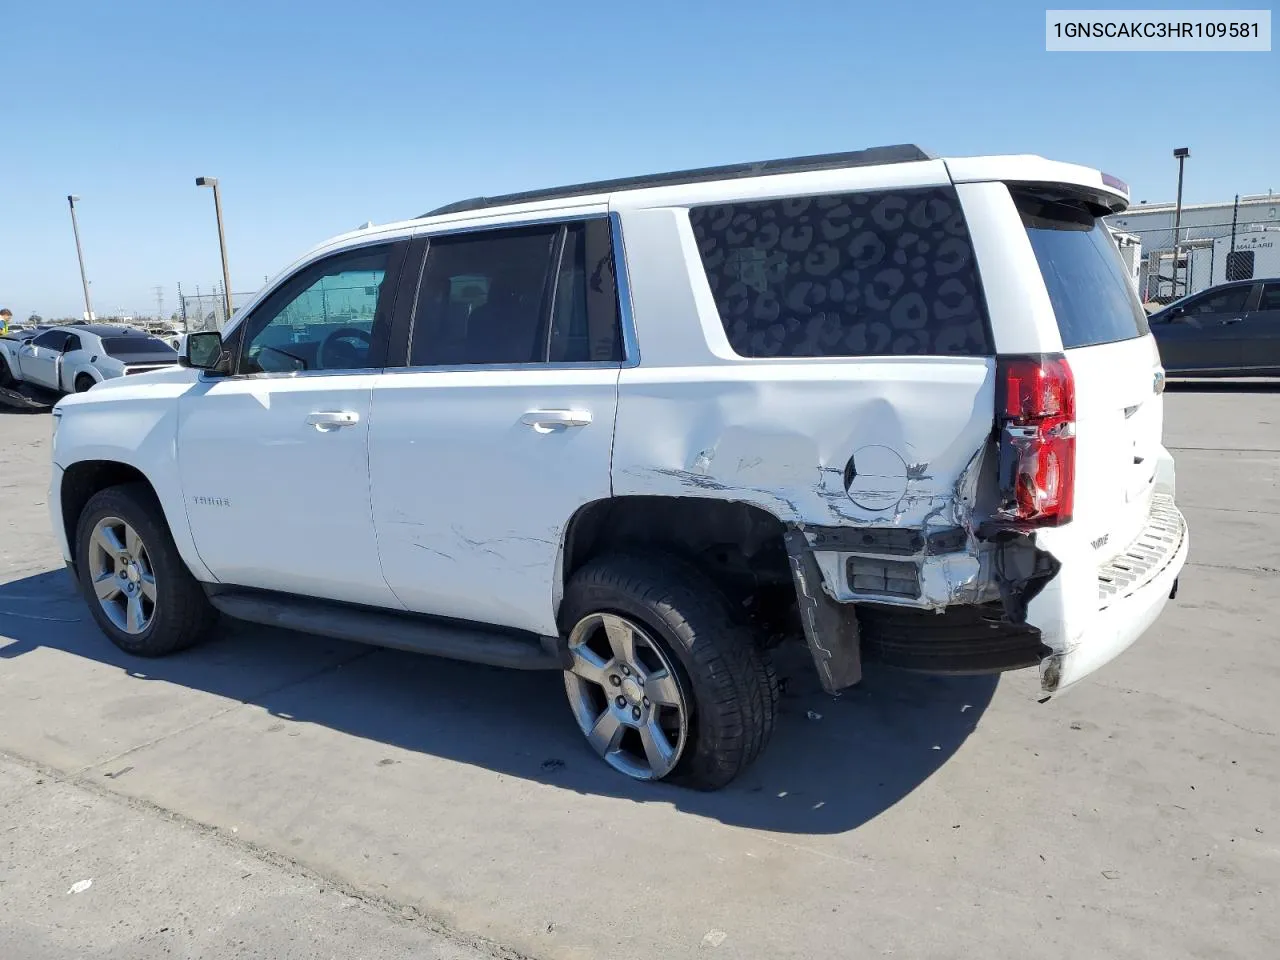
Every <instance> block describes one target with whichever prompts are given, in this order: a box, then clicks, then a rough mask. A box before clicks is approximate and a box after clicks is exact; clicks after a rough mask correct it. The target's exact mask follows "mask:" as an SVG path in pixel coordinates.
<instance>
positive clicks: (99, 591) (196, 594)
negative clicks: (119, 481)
mask: <svg viewBox="0 0 1280 960" xmlns="http://www.w3.org/2000/svg"><path fill="white" fill-rule="evenodd" d="M75 553H76V568H77V573H78V574H79V577H80V587H81V592H82V593H83V595H84V598H85V601H86V602H87V603H88V604H89V608H90V611H91V612H92V613H93V619H94V620H95V621H97V624H98V626H99V627H100V628H102V632H103V633H105V634H106V635H107V636H108V637H110V638H111V641H112V642H113V643H114V644H115V645H116V646H117V647H119V648H120V649H121V650H124V651H125V652H127V653H132V654H136V655H137V656H142V657H159V656H163V655H165V654H167V653H172V652H174V651H175V650H181V649H183V648H185V647H189V646H191V645H192V644H195V643H199V642H200V641H201V640H203V639H204V638H205V637H206V636H208V634H209V631H210V630H211V629H212V628H213V625H214V624H215V623H216V621H217V613H216V611H214V609H213V607H212V606H211V605H210V603H209V600H208V598H207V597H206V596H205V593H204V589H203V588H202V587H201V586H200V584H199V583H197V582H196V579H195V578H194V577H193V576H192V575H191V571H190V570H188V569H187V566H186V564H185V563H183V561H182V557H181V556H179V554H178V548H177V546H176V545H175V544H174V542H173V536H172V535H171V534H170V533H169V527H168V525H167V524H166V523H165V520H164V511H163V510H162V509H161V507H160V504H159V502H158V501H157V500H156V497H155V494H154V493H153V492H152V491H151V489H150V488H149V487H147V486H146V485H145V484H142V483H130V484H125V485H123V486H119V487H110V488H108V489H106V490H101V491H99V492H98V493H95V494H94V495H93V496H92V497H90V498H89V502H88V503H87V504H86V505H85V508H84V511H83V512H82V513H81V514H80V519H79V521H78V523H77V524H76V542H75Z"/></svg>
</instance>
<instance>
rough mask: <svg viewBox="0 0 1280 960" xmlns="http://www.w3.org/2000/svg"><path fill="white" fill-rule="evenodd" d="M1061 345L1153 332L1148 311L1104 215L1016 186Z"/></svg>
mask: <svg viewBox="0 0 1280 960" xmlns="http://www.w3.org/2000/svg"><path fill="white" fill-rule="evenodd" d="M1014 201H1015V202H1016V203H1017V205H1018V212H1019V213H1020V214H1021V215H1022V224H1023V226H1024V227H1026V230H1027V237H1028V238H1029V239H1030V240H1031V248H1032V249H1033V250H1034V251H1035V254H1036V261H1037V262H1038V263H1039V265H1040V274H1041V276H1043V277H1044V285H1045V287H1046V288H1047V289H1048V291H1049V300H1050V301H1051V302H1052V303H1053V312H1054V314H1055V315H1056V316H1057V318H1058V330H1059V332H1060V333H1061V334H1062V346H1063V348H1064V349H1067V350H1071V349H1073V348H1075V347H1090V346H1094V345H1096V344H1100V343H1115V342H1117V341H1120V340H1132V339H1134V338H1135V337H1141V336H1143V335H1145V334H1146V333H1147V332H1148V327H1147V315H1146V313H1145V312H1144V311H1143V309H1142V304H1141V303H1140V302H1139V300H1138V294H1137V291H1136V290H1134V288H1133V285H1132V284H1131V283H1130V282H1129V278H1128V276H1127V275H1126V274H1125V269H1124V261H1123V260H1121V259H1120V251H1118V250H1117V249H1116V245H1115V243H1114V242H1113V241H1112V239H1111V237H1110V235H1109V234H1108V233H1107V228H1106V225H1105V224H1103V222H1102V219H1101V218H1100V217H1095V216H1094V215H1093V214H1092V213H1091V212H1090V211H1089V210H1088V209H1087V208H1085V207H1084V206H1083V205H1082V204H1079V203H1074V202H1067V201H1062V200H1057V199H1052V198H1048V197H1044V196H1042V195H1039V194H1035V193H1031V192H1021V191H1015V192H1014Z"/></svg>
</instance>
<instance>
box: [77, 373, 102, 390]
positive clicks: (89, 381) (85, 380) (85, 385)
mask: <svg viewBox="0 0 1280 960" xmlns="http://www.w3.org/2000/svg"><path fill="white" fill-rule="evenodd" d="M97 382H98V381H96V380H94V379H93V377H91V376H89V375H88V374H87V373H82V374H80V375H79V376H77V377H76V393H84V392H85V391H86V390H88V389H90V388H91V387H92V386H93V385H94V384H95V383H97Z"/></svg>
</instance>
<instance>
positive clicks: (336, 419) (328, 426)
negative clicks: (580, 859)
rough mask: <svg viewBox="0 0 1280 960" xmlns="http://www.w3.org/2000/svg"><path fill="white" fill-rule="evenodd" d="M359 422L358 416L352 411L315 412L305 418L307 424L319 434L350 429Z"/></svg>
mask: <svg viewBox="0 0 1280 960" xmlns="http://www.w3.org/2000/svg"><path fill="white" fill-rule="evenodd" d="M359 422H360V414H358V413H356V412H355V411H354V410H317V411H315V412H314V413H312V414H311V415H310V416H308V417H307V423H309V424H310V425H311V426H313V427H315V428H316V429H317V430H319V431H320V432H321V433H327V432H328V431H330V430H337V429H339V428H340V427H352V426H355V425H356V424H357V423H359Z"/></svg>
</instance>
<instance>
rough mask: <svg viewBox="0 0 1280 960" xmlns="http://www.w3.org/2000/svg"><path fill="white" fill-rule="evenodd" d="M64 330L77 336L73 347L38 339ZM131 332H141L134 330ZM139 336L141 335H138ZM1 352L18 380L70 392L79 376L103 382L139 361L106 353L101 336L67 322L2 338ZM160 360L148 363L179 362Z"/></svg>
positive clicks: (60, 391) (133, 367) (166, 364)
mask: <svg viewBox="0 0 1280 960" xmlns="http://www.w3.org/2000/svg"><path fill="white" fill-rule="evenodd" d="M54 332H56V333H64V334H71V335H73V336H75V337H76V338H77V340H78V342H79V346H78V347H77V348H76V349H73V350H67V351H65V352H64V351H62V350H59V349H54V348H52V347H49V346H40V345H38V344H37V343H36V342H35V341H36V340H39V339H41V338H42V337H43V336H44V335H45V334H46V333H54ZM129 336H135V337H136V336H138V335H137V334H136V333H131V334H129ZM138 339H142V338H141V337H138ZM0 356H3V357H4V359H5V362H6V363H7V365H8V367H9V372H10V373H11V374H12V375H13V377H14V379H15V380H19V381H25V382H28V383H33V384H35V385H36V386H39V387H43V388H44V389H46V390H55V391H57V392H59V393H70V392H71V391H73V390H75V384H76V379H77V378H78V377H80V376H81V375H87V376H88V377H90V378H91V379H92V380H93V382H94V383H95V384H96V383H101V382H102V381H104V380H110V379H113V378H116V377H122V376H124V375H125V373H126V372H127V371H128V370H131V369H135V368H137V367H138V366H139V365H138V364H133V365H126V364H125V363H124V362H122V361H121V360H118V359H117V358H115V357H112V356H110V355H108V354H107V352H106V350H105V349H104V347H103V344H102V338H101V337H100V336H98V334H96V333H93V332H92V331H90V330H87V329H85V328H84V327H79V326H67V327H59V328H55V329H53V330H45V331H42V332H41V333H40V335H39V336H36V337H33V338H31V340H30V341H28V342H23V341H22V340H21V339H18V337H17V336H13V337H9V338H0ZM157 361H158V362H157V363H155V364H146V365H145V367H146V368H148V369H150V368H153V367H154V368H156V369H161V368H164V367H167V366H172V365H173V363H176V362H177V358H176V356H175V357H174V358H173V361H172V362H170V363H166V362H165V361H166V358H165V357H164V356H163V355H157Z"/></svg>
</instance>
